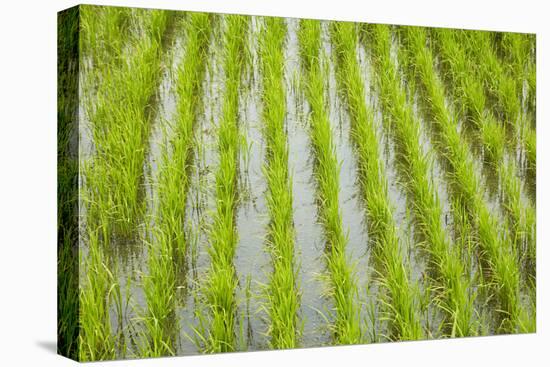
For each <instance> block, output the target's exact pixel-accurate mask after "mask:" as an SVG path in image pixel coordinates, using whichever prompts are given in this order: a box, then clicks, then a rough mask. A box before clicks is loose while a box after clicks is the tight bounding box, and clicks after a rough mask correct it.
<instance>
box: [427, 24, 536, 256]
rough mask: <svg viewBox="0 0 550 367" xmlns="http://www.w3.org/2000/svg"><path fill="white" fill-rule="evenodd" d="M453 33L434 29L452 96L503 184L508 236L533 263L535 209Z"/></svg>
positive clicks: (472, 68) (479, 84)
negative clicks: (524, 193) (526, 198)
mask: <svg viewBox="0 0 550 367" xmlns="http://www.w3.org/2000/svg"><path fill="white" fill-rule="evenodd" d="M455 32H456V31H451V30H443V29H441V30H436V31H435V36H436V37H435V39H436V40H437V43H438V50H439V51H440V55H441V60H442V64H443V67H444V68H445V71H446V72H447V74H448V75H449V76H450V79H451V82H452V85H453V88H452V90H453V92H454V93H453V94H454V96H455V97H456V98H457V100H459V101H460V102H461V103H462V104H463V105H464V108H465V112H466V114H467V116H468V122H469V123H470V124H471V125H473V128H474V131H475V132H476V133H477V134H476V135H477V136H476V138H477V140H478V141H479V142H480V143H481V145H482V146H483V148H484V150H485V152H486V154H485V157H486V158H487V160H488V161H489V163H490V166H491V168H492V169H493V171H494V173H495V174H496V175H498V176H499V177H500V181H501V182H502V183H503V184H502V188H503V190H502V191H503V196H504V202H503V204H504V206H505V210H506V212H507V214H508V216H509V218H510V220H511V222H512V230H511V236H512V238H513V239H514V243H515V244H516V245H518V246H517V247H518V249H517V250H518V251H519V253H520V254H525V255H524V256H522V258H525V259H527V260H530V261H531V262H533V261H534V258H535V257H534V255H535V243H536V241H535V238H534V234H535V217H536V213H535V208H534V207H533V206H532V205H531V204H530V203H529V202H524V200H522V198H521V196H522V195H521V178H520V177H518V176H517V175H516V174H515V172H516V168H515V164H514V161H513V160H511V161H510V162H507V161H506V160H505V159H504V158H505V146H506V136H505V135H506V132H505V130H504V126H503V125H502V124H500V123H498V122H497V121H496V118H495V117H494V115H493V114H492V112H491V111H490V110H489V109H488V107H487V105H486V99H485V96H484V93H483V85H482V82H481V81H479V80H478V79H477V77H476V75H475V73H474V71H473V70H474V69H475V65H474V64H473V62H472V60H471V59H470V58H469V57H468V56H467V55H466V53H465V52H464V49H463V48H462V47H461V46H460V44H459V43H458V42H457V40H456V38H455V37H454V36H455ZM510 154H511V155H513V154H515V151H514V150H512V151H511V152H510Z"/></svg>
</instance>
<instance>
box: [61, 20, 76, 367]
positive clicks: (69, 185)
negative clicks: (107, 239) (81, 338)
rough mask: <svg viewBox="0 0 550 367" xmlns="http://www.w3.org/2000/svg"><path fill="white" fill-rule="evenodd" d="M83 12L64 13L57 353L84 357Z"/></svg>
mask: <svg viewBox="0 0 550 367" xmlns="http://www.w3.org/2000/svg"><path fill="white" fill-rule="evenodd" d="M78 22H79V12H78V10H77V9H68V10H66V11H64V12H62V13H60V14H59V15H58V34H59V37H58V44H57V53H58V60H59V62H58V92H57V109H58V115H57V119H58V122H57V203H58V206H57V273H58V279H57V350H58V352H59V353H61V354H63V355H66V356H69V357H70V358H77V357H78V334H79V324H78V317H79V314H78V310H79V308H80V305H79V297H78V286H79V284H78V283H79V263H78V260H79V259H78V236H79V230H78V225H79V218H78V215H79V213H78V209H79V202H78V199H79V198H78V175H79V172H78V151H76V150H77V149H76V148H77V147H75V146H74V144H72V142H73V139H74V136H75V135H77V134H78V119H77V112H78V80H79V78H78V77H79V66H80V60H79V52H78V51H79V50H78V39H77V35H78Z"/></svg>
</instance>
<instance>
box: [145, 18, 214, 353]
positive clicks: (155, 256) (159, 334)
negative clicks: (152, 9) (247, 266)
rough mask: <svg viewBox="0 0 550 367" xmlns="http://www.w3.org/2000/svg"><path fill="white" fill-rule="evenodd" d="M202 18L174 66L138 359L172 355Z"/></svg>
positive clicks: (191, 26) (204, 42)
mask: <svg viewBox="0 0 550 367" xmlns="http://www.w3.org/2000/svg"><path fill="white" fill-rule="evenodd" d="M211 22H212V20H211V17H210V16H209V15H208V14H202V13H192V14H190V15H189V18H188V19H187V20H186V26H187V27H186V30H185V31H186V41H187V43H186V48H185V55H184V58H183V60H182V61H181V64H180V65H179V67H178V72H177V80H176V93H177V97H178V101H177V110H176V117H175V122H174V126H173V127H172V131H171V133H172V136H171V139H170V145H169V146H164V147H163V151H162V157H161V164H160V167H159V172H158V180H157V194H158V207H157V208H156V213H155V215H154V225H155V231H153V233H152V236H151V237H152V238H151V242H152V243H151V245H150V250H149V274H148V275H147V276H146V278H145V281H144V285H143V287H144V292H145V299H146V303H147V312H146V315H145V316H143V318H142V319H143V321H144V326H145V328H144V331H143V333H144V335H143V338H142V339H143V340H142V344H143V345H142V346H141V354H142V355H143V356H162V355H173V354H174V353H175V346H174V340H173V337H172V335H171V332H170V329H171V328H172V327H173V317H172V315H173V313H174V308H175V299H174V297H175V284H176V274H177V264H180V263H182V259H183V256H184V254H185V253H186V251H187V245H186V239H185V237H184V230H183V229H184V224H185V203H186V197H187V192H188V188H189V177H188V168H189V165H190V164H191V162H190V160H191V150H192V148H193V130H194V125H195V121H196V118H197V117H196V113H197V110H196V106H197V103H199V99H200V96H201V95H202V91H201V81H202V79H203V75H204V73H205V70H206V66H205V62H204V58H205V56H206V52H207V47H208V42H209V40H210V32H211Z"/></svg>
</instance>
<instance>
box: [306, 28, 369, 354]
mask: <svg viewBox="0 0 550 367" xmlns="http://www.w3.org/2000/svg"><path fill="white" fill-rule="evenodd" d="M298 38H299V43H300V54H301V60H302V67H303V71H304V74H305V76H304V80H305V95H306V97H307V100H308V102H309V106H310V108H311V112H310V118H309V122H310V136H311V142H312V146H313V151H314V153H315V177H316V182H317V196H318V200H317V203H318V206H319V217H320V219H321V222H322V224H323V227H324V232H325V238H326V242H327V254H326V257H325V258H326V259H325V260H326V263H327V267H328V270H329V273H330V279H331V283H330V295H331V296H332V297H333V299H334V308H335V310H336V316H335V319H334V322H333V324H332V325H331V329H332V332H333V336H334V342H335V344H356V343H360V342H361V340H362V339H361V328H360V319H359V307H358V304H357V302H356V297H357V285H356V284H355V279H354V277H353V273H352V271H351V267H350V264H349V263H348V260H347V259H346V251H345V249H346V244H347V235H346V233H344V228H343V223H342V214H341V210H340V207H339V202H338V196H339V190H340V184H339V170H340V163H339V162H338V157H337V156H336V152H335V145H334V142H333V132H332V130H331V126H330V121H329V113H328V111H327V106H328V101H327V99H326V96H325V87H326V81H325V75H324V71H323V68H322V65H321V57H320V48H321V24H320V22H319V21H318V20H301V21H300V28H299V33H298Z"/></svg>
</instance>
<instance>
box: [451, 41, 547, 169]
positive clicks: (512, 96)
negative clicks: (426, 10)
mask: <svg viewBox="0 0 550 367" xmlns="http://www.w3.org/2000/svg"><path fill="white" fill-rule="evenodd" d="M458 34H459V35H461V36H462V37H461V38H460V42H461V43H462V44H463V45H465V46H466V49H467V50H468V51H469V56H470V57H472V58H473V60H475V65H476V66H477V67H476V68H475V69H474V70H476V73H477V74H476V75H477V77H478V78H479V79H480V80H483V81H484V86H485V89H486V91H487V94H488V95H489V96H490V97H491V98H492V99H493V100H494V101H495V102H496V107H497V108H496V110H497V111H498V112H500V114H501V115H502V119H503V120H504V121H506V123H507V126H509V127H510V134H511V135H512V136H513V137H514V138H515V139H517V142H518V143H519V144H521V146H522V147H523V149H524V150H525V153H526V160H527V163H528V167H529V170H530V171H531V174H532V175H533V176H534V174H535V171H536V161H537V150H536V134H535V130H534V129H533V127H532V126H531V125H529V124H527V119H526V117H525V116H523V114H522V109H521V99H520V98H518V93H517V84H516V81H515V79H514V78H513V77H511V76H510V75H508V73H507V72H506V69H505V68H504V67H503V66H502V64H501V63H500V60H499V59H498V57H497V55H496V53H495V51H494V48H493V45H492V42H491V40H490V34H489V32H481V31H472V32H468V33H466V32H460V33H458ZM513 145H514V146H515V144H513Z"/></svg>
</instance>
